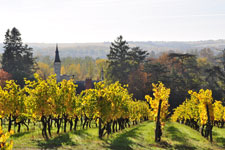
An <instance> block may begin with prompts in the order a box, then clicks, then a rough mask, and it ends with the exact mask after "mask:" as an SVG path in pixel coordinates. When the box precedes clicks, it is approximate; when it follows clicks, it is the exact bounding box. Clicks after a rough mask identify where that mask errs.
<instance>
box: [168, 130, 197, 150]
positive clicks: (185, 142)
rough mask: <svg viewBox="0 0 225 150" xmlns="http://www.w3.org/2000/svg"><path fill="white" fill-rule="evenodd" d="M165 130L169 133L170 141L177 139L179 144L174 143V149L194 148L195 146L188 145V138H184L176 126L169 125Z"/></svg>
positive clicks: (185, 149)
mask: <svg viewBox="0 0 225 150" xmlns="http://www.w3.org/2000/svg"><path fill="white" fill-rule="evenodd" d="M167 132H169V133H170V134H171V139H172V141H177V142H179V143H180V144H177V145H175V146H174V147H175V149H178V150H195V149H196V147H193V146H190V144H189V143H188V140H187V139H186V138H185V136H186V135H185V134H183V133H182V132H181V131H180V130H179V129H178V128H176V127H174V126H170V127H168V128H167Z"/></svg>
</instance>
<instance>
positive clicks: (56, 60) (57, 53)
mask: <svg viewBox="0 0 225 150" xmlns="http://www.w3.org/2000/svg"><path fill="white" fill-rule="evenodd" d="M55 62H61V61H60V58H59V50H58V44H56V50H55Z"/></svg>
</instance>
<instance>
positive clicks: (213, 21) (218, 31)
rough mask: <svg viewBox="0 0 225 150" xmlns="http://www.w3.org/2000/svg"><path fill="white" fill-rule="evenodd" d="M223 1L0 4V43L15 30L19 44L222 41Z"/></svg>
mask: <svg viewBox="0 0 225 150" xmlns="http://www.w3.org/2000/svg"><path fill="white" fill-rule="evenodd" d="M224 6H225V1H223V0H213V1H212V0H189V1H185V0H170V1H168V0H157V1H156V0H123V1H121V0H0V19H1V22H2V23H1V25H0V43H2V42H3V41H4V35H5V32H6V30H7V29H11V28H13V27H16V28H18V29H19V30H20V32H21V34H22V39H23V42H24V43H99V42H112V41H113V40H115V39H116V37H118V36H119V35H123V37H124V39H126V40H127V41H135V42H138V41H146V42H147V41H159V42H160V41H168V42H171V41H172V42H173V41H178V42H179V41H181V42H185V41H205V40H219V39H225V34H224V26H225V7H224Z"/></svg>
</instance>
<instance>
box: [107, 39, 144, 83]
mask: <svg viewBox="0 0 225 150" xmlns="http://www.w3.org/2000/svg"><path fill="white" fill-rule="evenodd" d="M147 55H148V53H147V51H143V50H142V49H140V48H139V47H134V48H131V49H130V47H129V45H128V43H127V42H126V41H125V40H123V37H122V36H119V37H118V38H117V39H116V40H115V41H114V43H111V46H110V53H109V54H108V55H107V57H108V68H107V74H106V77H107V79H108V80H109V81H111V82H115V81H120V82H121V83H122V84H127V83H128V79H129V75H130V73H131V72H133V71H136V70H137V69H138V67H139V65H140V63H142V62H143V61H144V59H145V58H146V57H147Z"/></svg>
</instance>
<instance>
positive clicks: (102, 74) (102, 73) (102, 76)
mask: <svg viewBox="0 0 225 150" xmlns="http://www.w3.org/2000/svg"><path fill="white" fill-rule="evenodd" d="M100 80H101V81H103V80H104V71H103V68H102V70H101V77H100Z"/></svg>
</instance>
